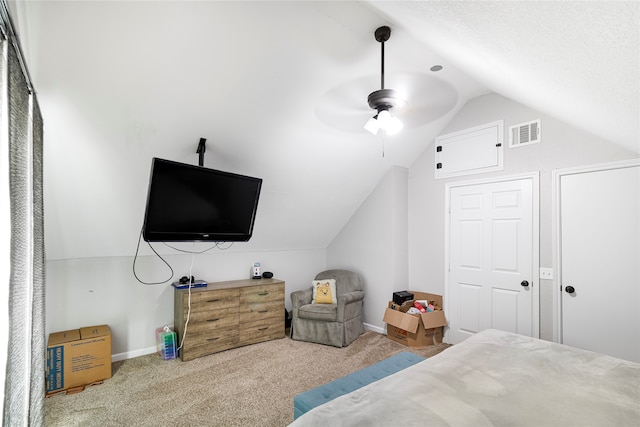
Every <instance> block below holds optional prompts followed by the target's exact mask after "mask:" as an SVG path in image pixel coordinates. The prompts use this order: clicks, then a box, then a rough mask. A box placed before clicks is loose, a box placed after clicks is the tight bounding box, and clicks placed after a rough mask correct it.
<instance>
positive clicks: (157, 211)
mask: <svg viewBox="0 0 640 427" xmlns="http://www.w3.org/2000/svg"><path fill="white" fill-rule="evenodd" d="M261 187H262V179H260V178H252V177H250V176H244V175H238V174H234V173H229V172H223V171H219V170H215V169H208V168H205V167H202V166H194V165H188V164H185V163H178V162H173V161H170V160H164V159H158V158H153V160H152V164H151V177H150V179H149V191H148V194H147V206H146V211H145V216H144V225H143V227H142V236H143V238H144V240H146V241H147V242H186V241H215V242H246V241H248V240H249V239H250V238H251V235H252V233H253V224H254V221H255V218H256V210H257V208H258V198H259V197H260V188H261Z"/></svg>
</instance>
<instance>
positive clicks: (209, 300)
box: [207, 299, 220, 302]
mask: <svg viewBox="0 0 640 427" xmlns="http://www.w3.org/2000/svg"><path fill="white" fill-rule="evenodd" d="M218 301H220V300H219V299H208V300H207V302H218Z"/></svg>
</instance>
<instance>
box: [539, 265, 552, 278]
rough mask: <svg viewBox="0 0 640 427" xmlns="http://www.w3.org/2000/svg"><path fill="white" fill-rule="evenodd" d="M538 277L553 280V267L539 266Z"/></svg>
mask: <svg viewBox="0 0 640 427" xmlns="http://www.w3.org/2000/svg"><path fill="white" fill-rule="evenodd" d="M540 278H541V279H545V280H553V268H546V267H540Z"/></svg>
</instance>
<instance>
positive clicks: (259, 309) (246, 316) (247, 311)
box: [240, 301, 284, 325]
mask: <svg viewBox="0 0 640 427" xmlns="http://www.w3.org/2000/svg"><path fill="white" fill-rule="evenodd" d="M270 318H278V319H281V320H282V321H283V322H284V304H283V303H282V301H268V302H262V303H253V304H248V305H246V306H244V307H243V311H242V312H241V313H240V324H241V325H244V324H246V323H252V322H255V321H259V322H264V320H265V319H270Z"/></svg>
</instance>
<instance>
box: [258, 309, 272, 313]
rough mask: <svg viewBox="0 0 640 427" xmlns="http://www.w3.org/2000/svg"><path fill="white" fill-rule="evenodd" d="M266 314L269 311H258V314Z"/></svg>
mask: <svg viewBox="0 0 640 427" xmlns="http://www.w3.org/2000/svg"><path fill="white" fill-rule="evenodd" d="M268 312H269V310H260V311H258V313H268Z"/></svg>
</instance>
